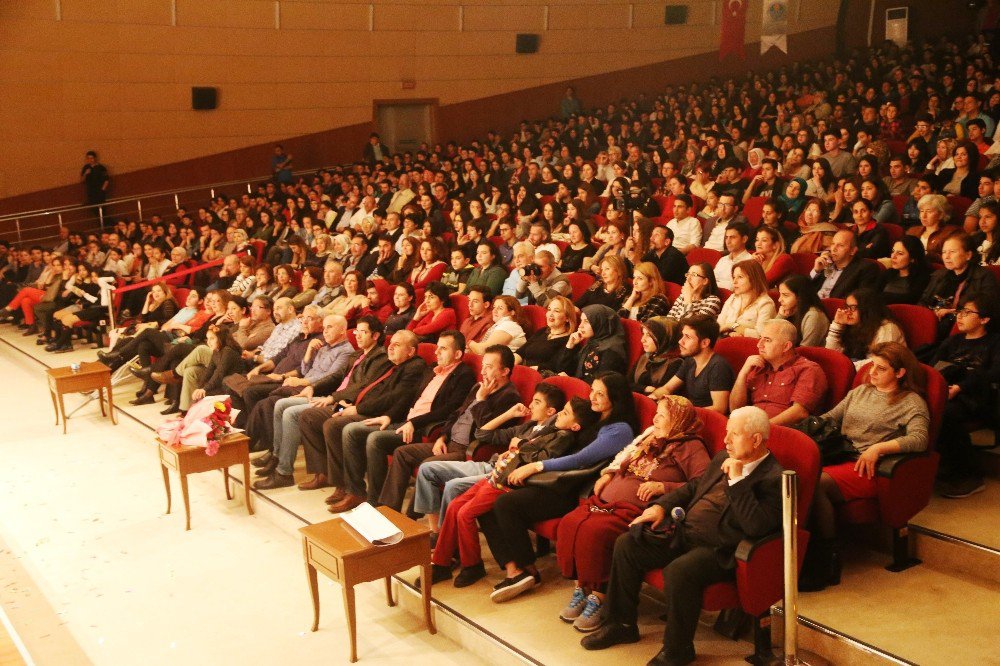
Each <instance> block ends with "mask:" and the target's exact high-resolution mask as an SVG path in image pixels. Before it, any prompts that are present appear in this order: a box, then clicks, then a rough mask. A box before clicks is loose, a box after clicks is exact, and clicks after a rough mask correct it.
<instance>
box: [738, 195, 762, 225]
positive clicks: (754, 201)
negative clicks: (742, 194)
mask: <svg viewBox="0 0 1000 666" xmlns="http://www.w3.org/2000/svg"><path fill="white" fill-rule="evenodd" d="M765 201H767V199H766V198H765V197H750V198H749V199H747V203H746V205H745V206H743V217H745V218H747V222H749V223H750V226H753V227H758V226H760V221H761V219H762V218H763V217H764V202H765Z"/></svg>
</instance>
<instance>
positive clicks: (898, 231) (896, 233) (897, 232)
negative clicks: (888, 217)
mask: <svg viewBox="0 0 1000 666" xmlns="http://www.w3.org/2000/svg"><path fill="white" fill-rule="evenodd" d="M882 226H883V227H885V232H886V233H887V234H889V242H890V243H896V242H897V241H900V240H902V239H903V234H904V233H905V232H904V231H903V227H901V226H899V225H898V224H893V223H892V222H885V223H884V224H883V225H882Z"/></svg>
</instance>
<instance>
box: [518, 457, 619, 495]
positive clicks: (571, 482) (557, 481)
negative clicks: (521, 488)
mask: <svg viewBox="0 0 1000 666" xmlns="http://www.w3.org/2000/svg"><path fill="white" fill-rule="evenodd" d="M607 464H608V461H607V460H602V461H601V462H599V463H598V464H596V465H592V466H590V467H587V468H586V469H571V470H566V471H565V472H539V473H538V474H534V475H532V476H529V477H528V480H527V481H525V484H526V485H529V486H539V487H542V488H556V487H559V488H565V489H567V490H571V489H573V488H575V487H578V486H580V485H582V484H584V483H586V482H587V481H592V480H593V479H594V477H596V476H597V475H598V474H600V473H601V470H602V469H604V468H605V467H606V466H607Z"/></svg>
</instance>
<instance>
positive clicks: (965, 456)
mask: <svg viewBox="0 0 1000 666" xmlns="http://www.w3.org/2000/svg"><path fill="white" fill-rule="evenodd" d="M988 410H989V407H987V406H980V405H975V404H974V403H971V401H968V400H963V399H962V396H961V395H959V396H958V397H957V398H955V399H953V400H949V401H948V403H947V404H946V405H945V407H944V417H943V418H942V420H941V434H940V436H939V437H938V442H937V450H938V453H940V454H941V468H940V470H939V471H938V476H939V477H941V478H954V479H961V478H966V477H969V476H977V475H981V474H982V470H980V469H979V468H978V466H977V464H976V450H975V449H974V448H973V446H972V438H971V437H970V436H969V433H968V431H967V430H966V429H965V424H966V423H967V422H969V421H971V420H973V419H976V418H979V417H980V416H981V415H982V414H986V413H988Z"/></svg>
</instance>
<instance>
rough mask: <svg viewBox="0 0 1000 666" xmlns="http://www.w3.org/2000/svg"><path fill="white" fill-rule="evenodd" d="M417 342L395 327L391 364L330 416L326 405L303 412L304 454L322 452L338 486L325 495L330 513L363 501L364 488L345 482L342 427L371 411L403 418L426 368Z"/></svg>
mask: <svg viewBox="0 0 1000 666" xmlns="http://www.w3.org/2000/svg"><path fill="white" fill-rule="evenodd" d="M417 344H418V340H417V336H416V335H414V334H413V332H412V331H397V332H396V333H395V334H393V336H392V339H391V341H390V342H389V349H388V351H387V355H388V356H389V361H390V362H391V363H392V366H391V367H389V369H387V370H386V371H385V372H384V373H383V374H381V375H379V376H378V377H376V378H375V379H374V380H373V381H372V382H370V383H369V384H368V385H366V386H365V387H364V388H362V389H361V391H360V392H359V393H358V395H357V397H356V398H355V399H354V401H353V403H352V404H350V405H347V406H346V407H344V406H343V405H339V406H338V407H340V408H339V409H337V410H336V412H335V414H334V416H332V417H329V418H327V413H326V412H325V411H323V410H324V409H325V408H319V409H307V410H306V411H304V412H302V416H301V417H300V419H299V428H300V431H301V436H302V442H303V445H304V447H305V448H306V451H307V454H308V452H309V450H310V449H314V450H322V451H324V452H325V456H326V461H327V478H328V479H329V481H330V483H331V484H333V485H334V486H336V487H337V492H335V493H334V494H333V495H331V496H330V497H329V498H327V499H328V500H329V501H330V503H331V506H330V512H331V513H340V512H343V511H348V510H350V509H353V508H354V507H356V506H358V505H359V504H362V503H363V502H364V501H365V498H364V497H363V493H364V489H363V488H357V487H347V486H346V485H345V477H344V446H343V431H344V427H345V426H347V425H348V424H349V423H354V422H356V421H364V420H365V419H366V418H368V417H369V416H371V415H374V414H388V415H389V416H390V417H392V419H393V420H399V419H402V418H403V416H404V415H405V412H404V410H405V409H406V406H407V405H409V404H410V403H411V402H413V398H414V396H415V394H416V392H417V389H418V388H419V387H420V382H421V380H422V379H423V376H424V370H426V369H427V364H426V363H424V360H423V359H422V358H420V357H419V356H417Z"/></svg>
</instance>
